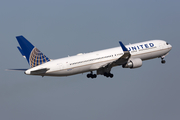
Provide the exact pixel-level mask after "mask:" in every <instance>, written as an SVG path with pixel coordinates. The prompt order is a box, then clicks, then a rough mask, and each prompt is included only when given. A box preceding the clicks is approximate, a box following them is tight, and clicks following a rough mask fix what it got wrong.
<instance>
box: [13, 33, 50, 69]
mask: <svg viewBox="0 0 180 120" xmlns="http://www.w3.org/2000/svg"><path fill="white" fill-rule="evenodd" d="M16 39H17V41H18V43H19V45H20V47H19V46H18V47H17V48H18V49H19V51H20V53H21V54H22V56H23V57H25V58H26V59H27V61H28V63H29V65H30V66H31V67H35V66H38V65H40V64H43V63H46V62H48V61H50V59H49V58H48V57H46V56H45V55H44V54H43V53H42V52H41V51H40V50H38V49H37V48H36V47H35V46H34V45H32V44H31V43H30V42H29V41H28V40H27V39H26V38H24V37H23V36H17V37H16Z"/></svg>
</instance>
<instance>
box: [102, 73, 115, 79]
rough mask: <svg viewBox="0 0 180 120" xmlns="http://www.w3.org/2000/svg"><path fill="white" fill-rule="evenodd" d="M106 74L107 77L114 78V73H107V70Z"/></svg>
mask: <svg viewBox="0 0 180 120" xmlns="http://www.w3.org/2000/svg"><path fill="white" fill-rule="evenodd" d="M104 76H106V77H107V78H108V77H110V78H113V77H114V75H113V74H111V73H107V72H105V73H104Z"/></svg>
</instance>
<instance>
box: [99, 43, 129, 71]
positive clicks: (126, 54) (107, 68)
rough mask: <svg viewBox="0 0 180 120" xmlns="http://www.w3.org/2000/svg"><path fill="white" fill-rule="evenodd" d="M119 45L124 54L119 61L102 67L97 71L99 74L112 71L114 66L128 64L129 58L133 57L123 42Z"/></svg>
mask: <svg viewBox="0 0 180 120" xmlns="http://www.w3.org/2000/svg"><path fill="white" fill-rule="evenodd" d="M119 44H120V46H121V48H122V50H123V52H124V54H123V55H122V56H121V57H120V58H118V59H117V60H115V61H113V62H110V63H107V64H104V65H102V66H100V67H99V69H98V70H97V74H103V73H102V71H104V72H110V70H111V68H112V67H113V66H117V65H123V64H125V63H127V62H128V60H129V58H130V57H131V54H130V52H129V51H128V49H127V48H126V47H125V46H124V44H123V43H122V42H121V41H119Z"/></svg>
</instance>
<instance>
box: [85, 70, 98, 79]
mask: <svg viewBox="0 0 180 120" xmlns="http://www.w3.org/2000/svg"><path fill="white" fill-rule="evenodd" d="M96 77H97V75H96V74H93V72H92V71H91V73H90V74H87V78H92V79H93V78H96Z"/></svg>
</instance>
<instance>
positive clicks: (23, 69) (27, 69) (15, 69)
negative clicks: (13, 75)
mask: <svg viewBox="0 0 180 120" xmlns="http://www.w3.org/2000/svg"><path fill="white" fill-rule="evenodd" d="M26 70H28V69H6V71H26Z"/></svg>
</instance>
